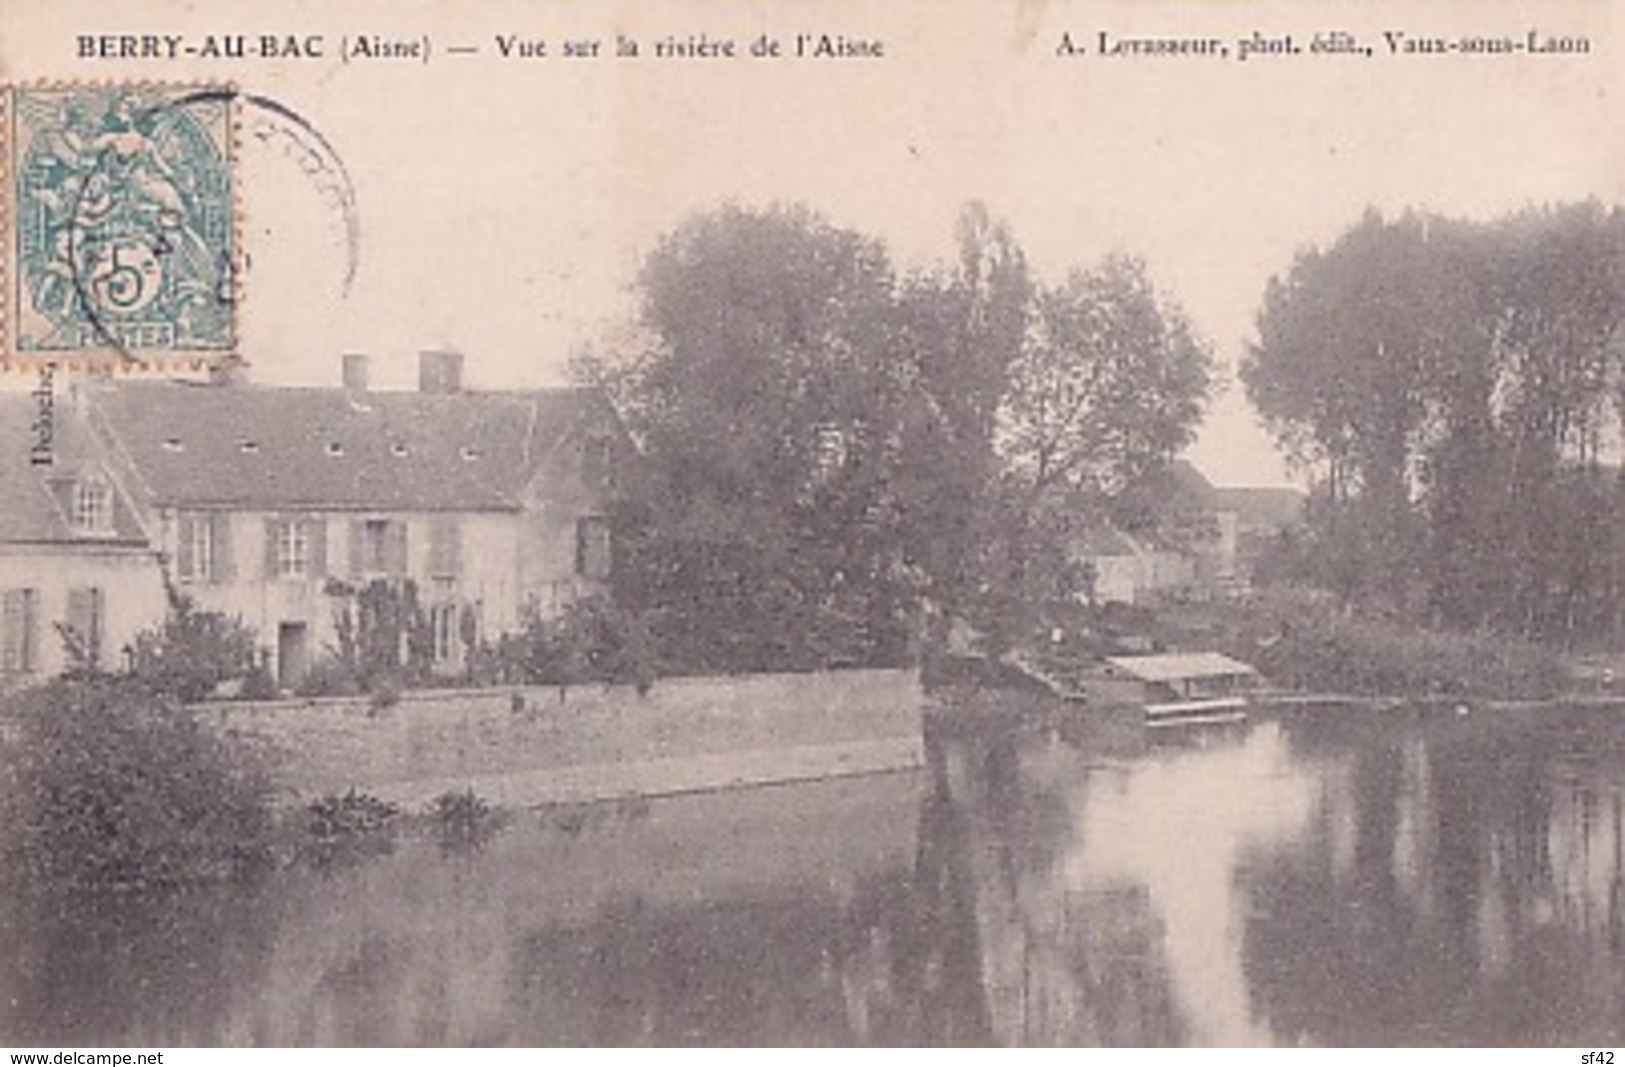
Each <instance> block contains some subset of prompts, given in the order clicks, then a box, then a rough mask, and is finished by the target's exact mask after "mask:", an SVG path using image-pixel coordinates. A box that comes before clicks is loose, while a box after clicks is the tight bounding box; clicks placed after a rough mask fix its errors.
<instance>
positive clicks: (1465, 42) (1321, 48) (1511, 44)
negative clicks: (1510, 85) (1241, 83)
mask: <svg viewBox="0 0 1625 1067" xmlns="http://www.w3.org/2000/svg"><path fill="white" fill-rule="evenodd" d="M1590 52H1591V39H1590V38H1589V37H1586V36H1585V35H1583V34H1555V33H1548V32H1546V31H1543V30H1526V31H1524V32H1523V33H1521V34H1459V35H1456V36H1447V37H1441V36H1437V35H1431V34H1420V33H1410V32H1408V31H1404V30H1383V31H1382V32H1380V33H1377V34H1367V35H1360V34H1355V33H1351V32H1349V31H1346V30H1327V31H1322V32H1317V33H1312V34H1293V33H1281V34H1265V33H1263V32H1259V31H1255V32H1253V33H1251V34H1248V35H1246V36H1242V37H1211V36H1132V37H1131V36H1125V35H1119V34H1115V33H1112V32H1111V31H1108V30H1096V31H1095V32H1094V33H1093V34H1085V33H1072V32H1070V31H1067V32H1065V33H1062V34H1061V38H1060V41H1059V43H1058V44H1057V45H1056V46H1055V54H1056V55H1057V56H1060V57H1062V58H1067V57H1072V56H1099V57H1105V58H1109V59H1179V58H1213V59H1229V58H1232V57H1234V58H1237V59H1242V60H1246V59H1249V58H1253V57H1256V56H1282V55H1285V56H1296V55H1305V54H1309V55H1363V56H1447V55H1463V56H1471V55H1531V56H1542V55H1544V56H1574V55H1588V54H1590Z"/></svg>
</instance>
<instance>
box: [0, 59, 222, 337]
mask: <svg viewBox="0 0 1625 1067" xmlns="http://www.w3.org/2000/svg"><path fill="white" fill-rule="evenodd" d="M8 96H9V99H8V100H7V101H6V103H7V105H8V107H7V109H6V111H7V114H6V130H5V142H6V144H5V165H6V176H7V182H6V184H7V190H6V192H7V200H8V201H9V203H7V204H6V205H5V210H6V218H7V221H8V224H9V225H8V227H7V228H8V231H9V232H8V233H7V235H6V237H7V241H6V260H7V262H6V263H5V267H4V276H5V285H6V308H5V315H6V318H5V321H4V322H3V323H0V331H3V333H4V338H5V341H4V348H3V350H0V357H3V358H4V359H5V360H6V362H7V364H8V365H10V366H13V367H15V366H18V365H28V366H33V365H38V364H41V363H53V364H56V365H59V366H71V365H73V364H74V363H75V362H77V361H81V360H83V361H86V362H92V363H96V364H98V365H106V364H107V363H109V362H112V363H115V364H117V363H121V362H123V363H132V364H138V365H140V364H145V365H160V366H161V365H166V364H169V363H171V362H172V361H175V360H194V361H195V360H198V359H222V358H225V357H227V356H230V355H232V354H233V351H234V346H235V344H236V300H235V295H236V294H235V292H234V282H233V279H234V269H233V268H234V263H235V258H234V257H235V255H236V252H237V249H236V241H237V238H236V197H235V190H234V186H233V183H234V167H233V147H234V125H233V115H232V105H231V100H232V97H231V94H229V93H225V92H220V91H217V90H209V89H200V88H198V87H196V86H191V87H185V86H158V85H149V84H141V85H123V86H121V85H107V86H73V85H68V86H52V87H30V88H15V89H12V90H10V91H9V93H8Z"/></svg>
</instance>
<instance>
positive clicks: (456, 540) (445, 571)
mask: <svg viewBox="0 0 1625 1067" xmlns="http://www.w3.org/2000/svg"><path fill="white" fill-rule="evenodd" d="M462 532H463V531H462V526H461V525H460V524H459V523H458V521H457V519H456V517H455V516H451V515H442V516H437V517H436V518H435V519H434V520H433V521H432V522H431V523H430V526H429V570H430V577H433V578H456V577H457V576H458V575H459V574H461V573H462V568H463V539H462Z"/></svg>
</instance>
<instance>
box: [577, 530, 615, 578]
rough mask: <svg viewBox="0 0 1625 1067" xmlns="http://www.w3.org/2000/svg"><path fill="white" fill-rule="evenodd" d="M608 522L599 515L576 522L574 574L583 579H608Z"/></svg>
mask: <svg viewBox="0 0 1625 1067" xmlns="http://www.w3.org/2000/svg"><path fill="white" fill-rule="evenodd" d="M609 569H610V543H609V522H608V520H606V519H605V518H604V517H603V516H601V515H586V516H583V517H582V518H580V519H578V520H576V573H577V574H579V575H581V576H582V577H583V578H596V579H603V578H608V577H609Z"/></svg>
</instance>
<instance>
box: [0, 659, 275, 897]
mask: <svg viewBox="0 0 1625 1067" xmlns="http://www.w3.org/2000/svg"><path fill="white" fill-rule="evenodd" d="M4 715H5V717H6V718H7V719H9V720H10V722H11V725H12V729H11V730H9V731H8V732H7V733H6V734H5V735H4V736H5V738H6V740H5V742H4V744H3V745H0V748H3V750H4V751H3V753H0V755H3V763H0V826H4V827H5V836H4V838H3V839H0V853H3V857H0V859H3V862H4V865H5V866H6V868H7V869H9V870H11V871H13V872H15V873H19V874H21V875H22V876H23V877H24V878H25V879H26V880H27V881H29V882H30V883H33V884H36V885H45V886H61V887H69V888H89V887H119V888H136V887H146V886H154V885H170V884H179V883H183V882H189V881H196V880H200V879H205V878H215V877H222V876H228V875H231V874H235V873H237V872H239V871H241V870H242V869H244V868H245V867H246V866H249V865H251V864H253V863H256V862H258V861H261V860H263V859H264V858H266V857H267V856H268V855H269V853H270V847H271V840H272V829H273V827H272V807H271V799H272V793H273V790H272V785H271V781H270V776H269V774H268V773H266V768H265V767H264V765H263V763H262V761H261V760H260V758H259V753H257V752H255V751H252V750H249V749H247V748H246V747H244V746H243V745H241V744H239V743H234V742H229V741H227V740H226V739H224V738H221V737H219V736H218V735H216V734H214V733H213V732H211V731H210V730H209V729H207V728H206V727H204V726H203V725H202V724H200V723H199V722H198V721H197V720H196V718H195V717H194V716H193V715H192V714H191V713H189V712H188V711H187V710H186V709H184V708H182V707H181V706H180V705H179V704H178V703H177V702H176V701H175V700H174V699H173V698H170V697H165V696H161V695H158V694H155V693H154V692H152V690H151V689H150V688H148V687H147V686H146V685H144V684H142V683H140V682H138V681H135V680H132V679H128V678H124V679H113V678H99V679H92V680H74V681H68V680H63V681H56V682H52V683H49V684H47V685H44V686H40V687H38V688H35V689H31V690H27V691H25V692H22V693H17V694H13V695H11V696H10V697H8V698H7V699H6V701H5V705H4Z"/></svg>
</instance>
